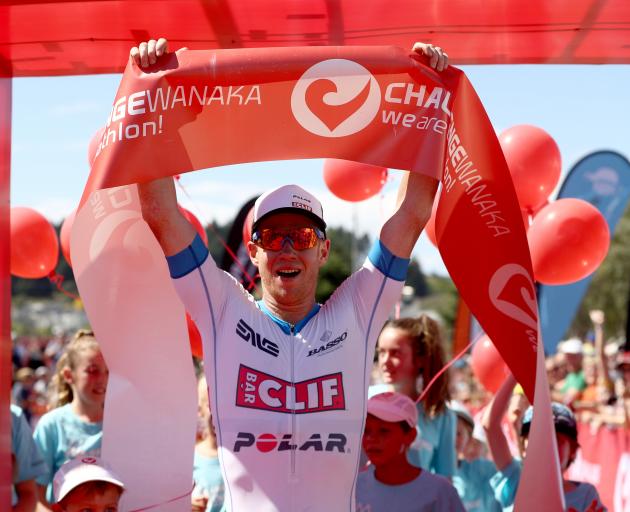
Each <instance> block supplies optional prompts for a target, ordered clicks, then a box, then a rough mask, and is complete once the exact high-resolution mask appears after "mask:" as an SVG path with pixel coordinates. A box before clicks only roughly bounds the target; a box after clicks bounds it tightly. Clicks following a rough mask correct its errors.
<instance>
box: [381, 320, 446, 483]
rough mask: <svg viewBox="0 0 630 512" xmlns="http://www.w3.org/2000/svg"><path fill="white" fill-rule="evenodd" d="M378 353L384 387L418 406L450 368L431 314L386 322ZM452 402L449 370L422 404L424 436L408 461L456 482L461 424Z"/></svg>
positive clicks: (420, 424)
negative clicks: (457, 438)
mask: <svg viewBox="0 0 630 512" xmlns="http://www.w3.org/2000/svg"><path fill="white" fill-rule="evenodd" d="M376 354H377V364H378V369H379V371H380V374H381V380H382V383H383V384H384V385H386V386H389V387H390V389H391V388H393V389H394V390H396V391H397V392H399V393H402V394H403V395H406V396H408V397H409V398H411V399H412V400H413V401H414V402H415V401H416V400H417V399H418V397H419V396H420V394H421V393H422V391H423V389H424V387H425V386H426V385H428V384H429V382H430V381H431V380H432V379H433V377H434V376H435V375H436V374H437V373H438V372H439V371H440V370H441V369H442V368H443V367H444V365H445V364H446V356H445V353H444V346H443V343H442V337H441V334H440V328H439V325H438V323H437V322H436V321H435V320H433V319H432V318H430V317H429V316H427V315H420V316H419V317H417V318H399V319H396V320H389V321H388V322H387V323H385V326H384V327H383V330H382V331H381V334H380V335H379V338H378V341H377V347H376ZM377 388H380V389H377ZM382 390H383V389H382V387H381V386H374V387H373V388H370V395H373V394H376V393H377V392H378V391H382ZM449 398H450V392H449V373H448V372H444V373H443V374H442V375H441V376H440V377H439V378H437V379H436V380H435V382H434V383H433V384H432V386H431V388H430V389H428V391H427V393H426V396H425V397H424V398H423V400H422V401H420V402H418V404H417V405H416V407H417V410H418V421H417V427H418V429H417V430H418V435H417V437H416V439H415V440H414V442H413V444H412V445H411V447H410V449H409V451H408V458H409V462H410V463H411V464H413V465H414V466H417V467H421V468H424V469H427V470H429V471H431V472H433V473H437V474H439V475H442V476H445V477H447V478H452V477H453V475H454V474H455V468H456V459H457V457H456V454H455V429H456V424H457V421H456V418H455V414H454V413H453V411H451V410H449V409H448V407H447V406H446V403H447V401H448V400H449Z"/></svg>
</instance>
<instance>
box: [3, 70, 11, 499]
mask: <svg viewBox="0 0 630 512" xmlns="http://www.w3.org/2000/svg"><path fill="white" fill-rule="evenodd" d="M11 80H12V79H11V78H10V77H4V76H0V510H11V483H12V478H11V476H12V474H11V417H10V414H9V404H10V403H11V400H10V397H11V373H12V368H11V276H10V275H9V259H10V254H11V252H10V229H9V211H10V205H9V198H10V185H11V99H12V98H11V97H12V94H11V93H12V82H11Z"/></svg>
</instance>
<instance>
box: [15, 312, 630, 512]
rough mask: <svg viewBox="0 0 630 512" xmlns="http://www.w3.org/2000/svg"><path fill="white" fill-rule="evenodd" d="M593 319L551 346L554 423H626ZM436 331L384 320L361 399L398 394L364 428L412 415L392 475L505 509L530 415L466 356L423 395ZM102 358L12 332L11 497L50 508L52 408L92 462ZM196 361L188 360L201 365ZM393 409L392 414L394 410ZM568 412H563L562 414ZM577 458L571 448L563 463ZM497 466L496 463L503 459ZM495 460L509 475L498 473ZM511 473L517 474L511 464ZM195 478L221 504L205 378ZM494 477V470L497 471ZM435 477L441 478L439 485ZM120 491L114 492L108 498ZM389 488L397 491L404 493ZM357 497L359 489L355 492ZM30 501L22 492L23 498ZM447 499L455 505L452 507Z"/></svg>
mask: <svg viewBox="0 0 630 512" xmlns="http://www.w3.org/2000/svg"><path fill="white" fill-rule="evenodd" d="M590 318H591V321H592V324H593V330H592V336H589V337H587V339H585V340H583V339H579V338H575V337H574V338H569V339H567V340H565V341H562V342H561V343H560V344H559V346H558V350H557V352H556V353H555V354H553V355H549V356H548V357H547V360H546V367H547V376H548V380H549V387H550V392H551V396H552V400H553V401H555V402H557V405H554V407H555V409H554V414H555V413H556V412H558V411H560V413H559V414H560V415H561V416H562V418H563V420H562V421H570V418H575V419H576V420H577V422H581V423H587V424H590V425H591V426H592V427H593V428H599V427H600V426H602V425H606V426H608V427H609V428H628V427H629V426H630V421H629V417H630V415H629V410H630V353H628V352H624V351H623V350H622V347H621V346H620V345H618V344H617V343H616V342H614V341H611V342H608V343H607V342H606V340H605V336H604V323H605V318H604V314H603V313H602V312H601V311H591V312H590ZM440 331H441V329H440V328H439V325H438V323H437V322H436V321H435V320H433V319H431V318H429V317H427V316H425V315H422V316H420V317H418V318H407V319H398V320H393V321H390V322H388V323H387V324H386V325H385V327H384V328H383V331H382V333H381V335H380V337H379V340H378V344H377V351H376V355H375V366H374V372H373V376H372V385H371V387H370V391H369V396H371V397H374V396H376V397H378V396H379V394H382V393H384V392H385V393H388V392H396V396H398V393H400V396H402V398H401V399H397V398H396V397H393V398H392V399H391V400H389V401H390V402H391V403H387V404H385V406H383V402H381V404H380V406H379V403H378V402H375V403H372V405H371V406H370V407H372V410H373V411H376V412H373V413H370V408H368V413H369V414H374V415H375V418H374V421H372V423H368V425H370V426H372V427H373V426H374V425H376V424H377V423H375V422H381V423H378V424H379V425H381V426H380V427H379V428H381V429H383V428H387V429H388V431H390V432H392V431H393V430H392V429H394V426H391V427H388V426H387V425H388V424H387V422H390V421H395V422H399V423H400V422H401V421H402V422H403V423H404V422H405V421H406V422H409V421H411V419H410V418H412V419H413V422H415V424H416V425H417V431H416V430H414V431H413V434H407V432H408V430H407V429H406V427H405V428H404V429H403V430H402V431H401V433H400V436H401V439H403V438H405V439H407V438H408V441H405V444H404V446H405V448H404V459H405V460H406V461H408V462H409V465H408V466H407V465H406V464H402V463H400V461H398V462H395V460H394V463H395V464H394V465H395V466H396V467H397V468H399V469H400V471H402V470H403V469H404V470H405V471H402V472H401V473H400V475H401V476H400V478H402V479H403V480H404V479H405V478H406V476H405V475H407V476H409V475H411V476H409V478H411V477H413V478H412V480H410V481H409V482H407V483H409V484H410V485H411V484H412V483H413V485H415V486H416V487H418V486H417V483H418V482H416V480H417V479H418V478H419V476H418V474H419V473H417V471H422V470H426V471H428V472H430V473H432V474H435V475H439V477H440V478H443V479H445V481H446V482H447V483H448V485H451V484H452V485H453V486H454V488H455V489H456V490H457V494H458V495H459V498H460V499H461V501H462V504H463V506H464V508H465V509H466V510H478V511H483V510H491V511H494V510H497V511H500V510H506V509H508V508H506V506H505V503H503V502H501V501H500V500H499V499H498V498H496V496H497V494H496V493H497V492H498V493H499V494H500V493H501V492H503V494H505V493H506V492H507V491H506V490H505V489H506V486H509V485H512V487H511V491H510V492H512V494H513V491H514V489H515V488H516V486H517V485H518V475H519V474H520V473H519V472H518V471H517V470H518V468H519V467H520V466H519V464H520V461H521V460H522V459H523V458H524V456H525V453H526V440H527V436H526V435H523V432H524V423H523V421H524V418H525V423H527V422H531V413H529V414H530V415H529V417H527V413H526V411H527V410H528V406H529V403H528V401H527V398H526V397H525V395H524V393H523V392H522V389H520V386H518V385H516V386H515V385H514V383H513V382H512V383H511V384H510V381H509V379H508V380H507V381H506V382H507V383H506V384H505V385H504V388H505V387H506V386H507V387H508V388H509V389H507V390H505V389H503V388H502V389H503V390H502V391H500V393H499V394H498V395H497V397H499V396H500V405H495V406H494V409H495V412H494V416H491V415H490V412H489V411H490V409H491V407H489V404H490V405H491V404H492V403H493V398H495V397H493V395H492V394H491V393H489V392H488V391H487V390H485V389H483V386H481V384H480V383H479V382H478V381H477V380H476V379H475V376H474V374H473V372H472V369H471V367H470V365H469V364H468V361H467V357H466V356H464V357H463V358H462V359H461V360H459V361H457V362H456V363H455V364H454V365H452V366H451V368H450V369H449V371H448V372H446V373H444V374H443V376H441V377H440V378H438V379H437V380H436V381H435V383H434V386H435V387H433V389H430V390H428V393H424V394H423V392H424V391H425V389H424V386H425V384H426V383H428V382H430V381H431V380H433V377H434V376H435V375H436V374H437V373H438V372H439V370H440V369H441V368H442V367H443V366H444V365H445V364H446V363H447V361H448V359H447V357H446V355H445V354H446V347H445V344H444V342H443V339H442V337H441V334H440ZM99 358H100V359H99ZM101 359H102V356H101V355H100V351H99V350H98V345H97V344H96V340H95V339H94V338H93V335H92V334H91V333H89V332H86V331H80V332H79V333H78V334H75V335H74V336H73V337H70V336H67V337H66V336H55V337H51V338H38V337H17V338H15V339H14V344H13V358H12V360H13V387H12V404H13V405H12V413H13V414H14V419H13V421H14V427H13V428H14V430H19V435H20V438H19V440H18V442H19V443H21V446H22V447H21V448H20V453H25V450H26V452H28V453H31V455H29V457H30V459H29V460H30V462H29V463H28V465H24V466H23V467H22V468H21V469H22V471H21V472H20V470H19V464H20V461H19V460H17V457H18V455H19V454H18V453H17V452H16V453H15V454H14V458H15V463H16V469H17V470H16V471H15V472H14V474H15V476H16V480H15V483H16V486H15V487H14V493H15V492H16V493H17V494H14V499H16V498H15V496H18V497H20V496H29V497H28V500H32V495H33V492H35V494H34V495H37V497H38V500H39V507H40V508H39V509H38V510H46V509H47V508H50V509H51V510H55V508H54V505H53V500H54V496H53V486H52V482H53V476H54V473H55V472H56V471H57V470H60V469H61V468H62V467H63V464H64V462H66V458H65V457H57V455H58V453H52V452H54V447H53V448H51V447H50V446H48V445H49V444H50V439H48V438H47V437H46V436H44V433H45V432H44V431H45V430H46V429H48V430H49V429H50V425H49V424H50V423H51V421H52V419H51V418H52V416H55V418H57V417H58V416H61V415H62V412H63V411H64V410H65V411H66V412H65V413H64V414H65V416H66V418H65V419H64V420H62V421H61V423H60V424H61V427H59V428H61V429H63V428H64V427H63V424H65V423H64V422H66V423H67V421H69V419H68V418H70V419H72V421H77V422H78V423H77V425H78V424H79V423H81V422H82V423H84V424H85V425H83V427H85V429H87V430H85V429H83V430H85V432H87V434H85V432H83V433H82V434H81V435H83V434H85V436H87V437H85V436H84V437H85V439H84V440H82V441H81V442H84V441H85V442H87V443H88V444H86V445H85V446H88V445H89V446H90V450H88V451H85V450H83V451H81V450H79V451H80V453H77V455H81V456H86V455H87V456H90V457H96V460H98V456H99V455H100V436H101V433H100V432H101V428H102V423H101V422H102V417H100V416H99V415H98V413H97V414H96V416H94V415H93V414H92V412H91V411H90V410H89V409H90V407H91V405H90V404H92V402H94V404H96V405H94V404H92V405H94V407H96V409H98V408H99V407H97V406H98V405H99V404H101V405H100V407H102V403H101V402H100V398H99V397H98V396H97V395H98V393H97V395H94V396H91V395H89V393H92V392H93V391H94V389H95V388H94V386H96V387H97V388H98V385H96V384H94V383H95V382H96V379H97V376H95V371H94V369H95V368H96V367H97V366H99V365H100V366H99V372H100V374H105V375H104V377H103V375H101V377H100V378H101V384H99V385H100V386H101V387H103V386H106V382H107V380H106V371H107V369H106V367H104V362H102V363H100V362H99V361H100V360H101ZM73 361H74V362H73ZM200 364H201V363H200V362H199V361H197V365H198V367H199V365H200ZM81 365H83V366H85V368H83V366H81ZM64 368H65V370H64ZM81 371H85V377H84V378H85V379H88V380H86V381H85V382H83V381H82V380H81V379H82V378H83V377H81V376H80V375H79V373H80V372H81ZM103 379H104V380H103ZM62 381H63V382H62ZM88 381H89V382H91V383H92V384H89V382H88ZM64 382H65V388H64ZM86 382H87V383H88V384H86ZM103 382H104V384H103ZM82 386H83V387H82ZM86 386H87V387H86ZM89 386H92V387H89ZM99 389H100V388H99ZM83 390H85V391H83ZM73 392H74V396H73ZM403 398H404V400H408V401H409V403H412V404H415V403H416V401H417V400H418V399H419V398H420V401H419V402H418V405H417V411H416V412H414V413H413V414H411V413H410V412H409V410H408V407H409V406H408V405H405V402H404V400H403ZM497 400H498V398H495V399H494V402H496V401H497ZM97 402H98V404H97ZM392 404H399V405H400V404H402V405H401V406H399V405H392ZM15 406H18V407H19V409H18V407H15ZM379 407H381V409H382V408H383V407H385V414H384V415H383V414H382V411H381V409H379ZM397 407H398V409H400V410H398V409H397ZM405 407H406V408H407V409H405ZM563 407H564V408H563ZM496 410H498V412H496ZM379 411H380V412H379ZM565 411H568V412H565ZM68 415H69V416H68ZM75 416H76V417H75ZM398 416H400V418H401V419H400V420H392V419H391V418H392V417H394V418H397V417H398ZM567 417H569V420H566V418H567ZM42 418H43V419H42ZM488 418H493V419H492V420H489V419H488ZM383 421H384V422H385V423H383ZM493 422H494V423H493ZM44 424H45V425H44ZM18 427H19V429H18ZM484 427H485V428H484ZM396 428H398V427H396ZM94 429H95V430H94ZM88 430H89V432H88ZM92 430H94V432H92ZM31 431H34V432H35V436H34V439H35V445H36V446H35V448H34V447H33V446H31V445H30V444H29V443H30V441H29V440H28V439H29V435H30V432H31ZM96 431H98V432H96ZM25 432H28V433H29V434H25ZM370 432H372V434H370V436H371V437H369V438H368V440H367V442H368V445H365V442H366V441H364V446H368V448H366V453H364V455H363V463H365V464H366V465H367V467H369V466H370V461H372V459H374V460H373V461H372V462H371V465H372V466H373V468H374V467H376V472H375V473H373V474H372V475H371V477H365V478H363V479H362V480H361V482H362V484H361V487H360V489H363V490H362V491H360V492H365V493H367V495H370V496H371V495H372V494H373V493H374V492H375V490H374V485H376V484H377V483H378V482H377V480H376V479H377V478H378V477H379V475H382V473H383V471H384V469H379V466H378V464H381V468H387V467H390V466H391V464H392V461H387V460H385V461H384V462H383V460H381V459H382V457H381V459H379V457H377V456H375V455H374V453H377V454H380V455H382V453H381V452H380V451H379V450H380V449H379V450H377V451H376V452H374V453H371V452H370V450H372V448H371V447H372V446H373V445H374V443H378V442H380V441H379V440H378V438H375V437H374V435H375V434H374V432H376V430H371V431H370ZM396 432H397V431H396ZM497 432H499V434H497ZM94 433H96V436H97V437H98V439H97V440H96V441H94V439H96V438H94V437H91V436H93V434H94ZM72 435H74V434H72ZM489 435H490V437H489ZM49 437H50V436H49ZM497 438H498V439H499V441H497ZM14 439H15V432H14ZM90 443H91V444H90ZM370 443H371V444H370ZM497 443H498V444H497ZM497 446H498V447H499V448H497ZM504 446H505V447H507V448H505V450H503V447H504ZM571 446H573V445H571ZM62 448H63V447H62ZM16 450H17V449H16ZM37 450H39V457H38V456H34V457H33V454H35V455H37V453H36V452H37ZM51 450H52V452H51ZM372 451H373V450H372ZM49 452H50V453H49ZM497 453H498V455H497ZM394 455H395V457H397V459H396V460H398V459H400V453H398V452H397V453H396V454H394ZM574 456H575V454H573V455H572V458H570V460H569V461H568V463H570V462H571V461H572V460H573V458H574ZM497 457H498V459H497ZM68 458H72V457H68ZM392 460H393V459H392ZM497 460H498V461H499V462H497ZM51 461H52V462H54V464H53V465H54V467H53V468H48V469H47V470H44V466H45V465H50V462H51ZM99 463H100V462H99ZM103 464H106V462H103ZM495 464H496V466H495ZM500 465H502V466H504V467H503V468H501V467H499V466H500ZM497 468H498V469H497ZM515 468H516V469H515ZM501 469H503V470H504V471H508V470H509V471H511V472H512V473H510V474H508V473H502V472H501V471H500V470H501ZM497 471H498V472H497ZM514 471H517V472H516V473H514ZM495 473H496V474H495ZM19 475H22V478H23V479H24V478H27V480H26V482H29V481H30V480H28V478H30V479H32V480H34V481H35V482H36V484H37V485H36V486H34V487H30V486H28V485H25V483H24V481H20V480H19V478H20V477H19ZM194 475H195V481H196V487H195V490H194V492H193V496H192V510H198V511H202V510H212V511H218V510H220V509H221V506H222V504H223V488H222V480H221V477H220V469H219V465H218V459H217V445H216V438H215V436H214V432H213V427H212V422H211V414H210V408H209V404H208V397H207V387H206V384H205V380H204V379H203V378H202V379H201V380H200V383H199V429H198V439H197V446H196V449H195V468H194ZM414 475H415V476H414ZM493 475H494V476H493ZM496 475H502V476H501V478H499V477H498V476H496ZM506 475H507V476H506ZM514 475H516V477H514ZM431 478H433V477H431ZM511 478H516V480H515V481H513V480H510V479H511ZM418 481H419V480H418ZM423 481H424V480H423ZM493 481H497V482H501V484H500V485H501V486H502V487H501V489H502V490H500V491H495V490H493V487H492V485H491V483H492V482H493ZM414 482H415V483H414ZM431 482H432V481H431ZM440 482H442V481H440ZM508 484H509V485H508ZM378 485H380V484H378ZM427 485H429V486H430V487H432V488H433V486H435V485H438V483H434V482H433V483H429V484H427ZM439 485H443V484H441V483H439ZM46 487H47V488H46ZM409 489H410V492H416V491H414V487H413V486H411V487H409ZM582 489H584V487H582ZM399 490H400V489H399ZM589 492H590V491H589ZM119 494H120V493H119V492H117V495H119ZM394 495H396V494H394ZM397 495H398V496H403V495H404V493H398V494H397ZM445 496H448V498H445V500H447V501H448V500H453V499H454V498H453V496H454V495H452V494H449V493H446V494H445ZM589 496H590V494H589ZM360 497H361V496H359V495H358V498H360ZM512 498H513V496H512ZM388 499H389V498H388ZM28 500H27V499H26V498H25V501H24V503H26V502H27V501H28ZM447 501H445V503H447ZM28 502H30V501H28ZM449 503H451V502H449ZM458 503H459V502H458ZM446 506H447V508H448V507H451V508H452V507H453V506H454V505H452V503H451V505H446ZM456 508H458V509H459V504H458V505H457V506H456ZM16 510H18V509H17V508H16ZM409 510H412V509H409Z"/></svg>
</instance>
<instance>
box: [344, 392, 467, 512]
mask: <svg viewBox="0 0 630 512" xmlns="http://www.w3.org/2000/svg"><path fill="white" fill-rule="evenodd" d="M367 411H368V415H367V419H366V423H365V432H364V435H363V449H364V450H365V453H366V454H367V457H368V459H369V460H370V465H369V466H368V467H367V469H366V470H365V471H363V472H361V473H360V474H359V478H358V480H357V489H356V497H357V512H381V511H382V512H388V511H392V510H396V512H424V511H426V512H429V511H432V512H442V511H444V512H459V511H462V512H463V511H464V506H463V505H462V502H461V500H460V499H459V496H458V495H457V491H455V488H454V487H453V486H452V485H451V483H450V482H449V481H448V480H447V479H446V478H444V477H442V476H439V475H434V474H432V473H430V472H428V471H425V470H424V469H420V468H418V467H415V466H412V465H411V464H410V463H409V462H408V461H407V450H408V449H409V446H410V445H411V443H413V441H414V439H415V438H416V423H417V421H418V411H417V409H416V404H415V403H414V402H413V400H411V399H410V398H409V397H407V396H405V395H402V394H400V393H380V394H378V395H375V396H373V397H372V398H370V399H369V400H368V403H367Z"/></svg>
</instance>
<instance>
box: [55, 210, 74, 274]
mask: <svg viewBox="0 0 630 512" xmlns="http://www.w3.org/2000/svg"><path fill="white" fill-rule="evenodd" d="M76 214H77V211H76V210H74V211H73V212H72V213H71V214H70V215H68V216H67V217H66V218H65V220H64V221H63V224H62V225H61V231H60V232H59V244H60V245H61V253H62V254H63V257H64V258H66V261H67V262H68V265H70V268H72V261H71V260H70V233H71V232H72V225H73V224H74V217H75V215H76Z"/></svg>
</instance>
